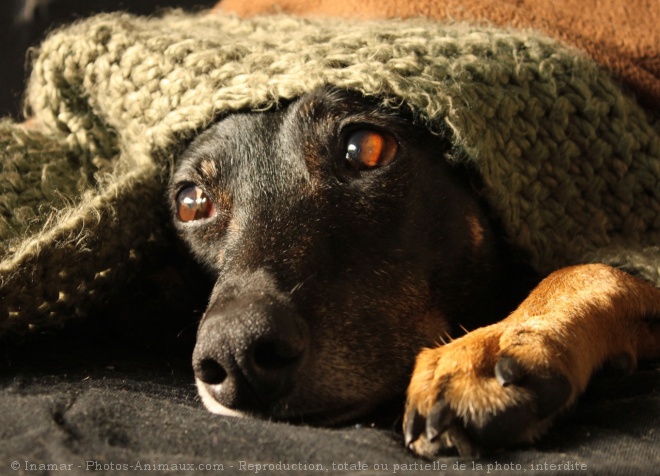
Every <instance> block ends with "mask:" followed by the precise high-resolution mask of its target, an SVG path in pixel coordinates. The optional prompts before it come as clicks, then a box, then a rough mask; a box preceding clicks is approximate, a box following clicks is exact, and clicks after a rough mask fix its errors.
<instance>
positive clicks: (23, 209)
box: [0, 12, 660, 333]
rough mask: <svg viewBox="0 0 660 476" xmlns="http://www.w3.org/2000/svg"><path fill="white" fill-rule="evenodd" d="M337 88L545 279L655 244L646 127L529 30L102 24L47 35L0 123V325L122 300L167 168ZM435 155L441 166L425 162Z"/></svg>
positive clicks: (148, 253) (157, 209)
mask: <svg viewBox="0 0 660 476" xmlns="http://www.w3.org/2000/svg"><path fill="white" fill-rule="evenodd" d="M326 85H333V86H336V87H340V88H347V89H351V90H354V91H358V92H360V93H362V94H364V95H367V96H372V97H375V98H378V99H379V100H380V101H382V102H383V104H384V105H385V106H387V107H390V108H401V109H405V110H407V111H408V112H412V113H413V114H414V115H415V117H417V120H418V121H419V122H420V123H421V124H424V125H425V126H427V127H428V128H429V129H431V130H433V131H436V132H437V133H440V134H446V135H447V136H448V137H450V138H451V140H452V141H453V144H454V153H453V154H452V156H451V157H450V160H455V161H466V162H469V163H471V164H473V165H474V167H476V169H477V170H478V171H479V172H480V174H481V175H482V177H483V182H484V188H483V190H482V193H483V195H484V197H485V199H486V200H487V201H488V202H489V204H490V206H491V207H492V209H493V210H494V211H495V212H496V213H497V214H498V216H499V217H500V218H501V220H502V223H503V225H504V228H505V230H506V233H507V237H508V239H509V241H510V242H511V243H512V244H513V245H515V246H516V247H517V248H519V249H520V250H522V251H523V252H524V253H526V254H527V256H528V257H529V260H530V262H531V263H532V264H533V266H534V267H535V268H536V269H537V270H539V271H540V272H546V271H549V270H551V269H554V268H557V267H560V266H563V265H566V264H568V263H572V262H576V261H579V260H580V258H581V257H582V256H583V255H584V254H585V253H586V252H589V251H591V250H594V249H598V248H601V247H604V246H613V245H622V246H630V245H654V244H658V243H659V242H660V124H658V122H657V121H656V122H654V119H653V117H652V116H651V115H650V114H649V112H648V111H645V110H644V109H642V108H641V107H640V106H639V105H638V104H637V103H636V102H635V101H634V99H632V97H630V96H628V95H627V94H626V93H625V92H624V91H622V88H621V87H620V86H619V85H618V84H617V83H616V82H615V81H613V80H612V79H611V77H610V75H609V73H608V72H607V71H605V70H603V69H602V68H601V67H599V66H598V65H597V64H596V63H594V62H593V61H592V60H590V59H589V58H587V57H586V56H585V55H583V54H582V53H580V52H579V51H576V50H574V49H571V48H569V47H566V46H563V45H562V44H560V43H557V42H556V41H553V40H550V39H548V38H545V37H543V36H542V35H539V34H537V33H533V32H529V31H525V32H520V31H512V30H505V29H498V28H488V27H484V26H474V25H469V24H463V23H444V24H442V23H435V22H430V21H424V20H383V21H372V22H360V23H358V22H352V21H349V20H342V21H332V22H328V21H324V20H303V19H296V18H292V17H287V16H272V17H256V18H253V19H239V18H236V17H232V16H223V15H218V16H212V15H203V14H185V13H182V12H170V13H167V14H165V15H163V16H162V17H155V18H140V17H133V16H129V15H123V14H112V15H103V16H98V17H95V18H91V19H88V20H85V21H82V22H80V23H78V24H75V25H73V26H70V27H67V28H65V29H63V30H60V31H57V32H55V33H54V34H52V35H51V36H50V37H49V38H48V39H47V40H46V41H45V42H44V44H43V45H42V46H41V48H40V51H39V54H38V57H37V58H36V60H35V63H34V68H33V73H32V76H31V79H30V82H29V86H28V91H27V108H28V111H29V113H30V115H31V116H33V117H34V118H35V121H33V122H36V123H37V124H38V129H30V128H29V127H26V126H23V125H17V124H13V123H10V122H8V121H4V122H2V123H0V142H1V143H2V149H1V150H2V154H3V155H2V159H1V162H0V259H1V261H0V329H1V332H5V333H6V332H7V331H12V332H23V331H25V330H26V329H43V328H47V327H50V326H59V325H61V324H62V323H63V322H64V321H65V320H67V319H70V318H73V317H76V316H80V315H85V314H86V313H88V312H89V311H90V309H93V308H94V306H95V305H98V303H100V302H103V301H104V300H107V299H109V296H112V295H113V293H119V294H121V290H122V287H123V286H126V285H128V283H130V280H131V278H132V277H133V276H134V275H135V273H136V272H137V271H138V270H139V268H140V267H141V266H142V265H143V263H144V261H145V260H148V259H150V258H153V257H154V256H157V254H158V253H159V252H160V251H159V250H162V249H163V246H165V244H164V242H165V241H167V239H168V238H167V237H168V233H167V228H168V223H169V218H168V216H167V204H166V203H165V198H164V186H165V184H166V182H167V178H168V174H169V171H170V169H171V167H172V165H173V164H174V163H175V161H176V158H177V154H178V152H179V151H180V150H181V148H182V146H184V145H185V144H186V142H187V141H188V140H190V139H191V138H192V137H193V136H194V135H195V134H196V133H198V132H200V131H201V130H203V129H204V128H205V127H206V126H208V125H209V124H210V123H212V122H213V121H214V120H215V119H217V118H218V117H220V116H222V115H224V114H227V113H229V112H231V111H236V110H243V109H259V110H261V109H265V108H271V107H277V105H278V104H279V103H280V102H281V101H282V100H286V99H290V98H294V97H297V96H299V95H301V94H304V93H306V92H309V91H312V90H314V89H316V88H319V87H322V86H326ZM438 160H442V157H438Z"/></svg>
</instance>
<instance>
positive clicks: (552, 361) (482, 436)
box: [404, 323, 576, 457]
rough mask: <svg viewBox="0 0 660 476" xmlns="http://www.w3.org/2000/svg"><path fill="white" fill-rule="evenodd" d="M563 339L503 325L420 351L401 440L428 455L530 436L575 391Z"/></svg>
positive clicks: (466, 451)
mask: <svg viewBox="0 0 660 476" xmlns="http://www.w3.org/2000/svg"><path fill="white" fill-rule="evenodd" d="M560 354H561V349H560V345H559V344H557V343H556V342H549V341H548V340H547V339H545V338H544V337H543V336H541V335H540V334H537V333H536V332H535V331H534V330H533V329H525V328H521V327H519V326H515V327H514V326H511V325H507V324H505V323H499V324H495V325H493V326H489V327H487V328H483V329H479V330H477V331H474V332H471V333H470V334H467V335H466V336H464V337H462V338H460V339H457V340H455V341H453V342H451V343H449V344H447V345H444V346H442V347H438V348H434V349H426V350H424V351H423V352H422V353H421V354H420V355H419V357H418V360H417V365H416V368H415V372H414V374H413V377H412V380H411V383H410V387H409V389H408V401H407V406H406V414H405V418H404V436H405V440H406V445H407V446H408V447H409V448H410V449H411V450H412V451H413V452H415V453H416V454H418V455H420V456H425V457H431V456H433V455H434V454H436V453H438V452H442V451H443V450H448V449H450V448H455V450H456V451H458V453H459V454H460V455H473V456H474V455H479V454H480V453H482V452H484V451H489V450H494V449H498V448H503V447H508V446H511V445H515V444H518V443H527V442H530V441H533V440H534V439H535V438H536V437H537V436H539V435H540V434H541V433H542V432H543V431H544V430H545V429H547V427H548V426H549V425H550V423H551V421H552V420H553V418H554V417H555V416H556V415H557V414H558V413H560V412H561V411H562V410H563V409H565V408H566V407H567V406H568V405H569V404H570V403H571V402H572V401H573V400H574V397H575V393H576V392H575V391H574V387H575V386H576V385H573V384H571V380H572V379H570V364H567V362H566V361H565V357H566V355H565V354H564V355H563V356H562V355H560Z"/></svg>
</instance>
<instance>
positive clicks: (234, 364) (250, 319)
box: [193, 292, 308, 413]
mask: <svg viewBox="0 0 660 476" xmlns="http://www.w3.org/2000/svg"><path fill="white" fill-rule="evenodd" d="M307 347H308V331H307V325H306V323H305V322H304V321H303V319H302V318H301V317H300V316H299V315H298V314H297V313H296V312H295V311H294V309H293V306H292V305H291V304H290V303H289V302H288V301H286V300H285V299H284V298H283V296H281V295H273V294H269V293H264V292H249V293H246V294H244V293H240V294H239V295H238V296H232V297H229V298H227V297H225V296H222V295H220V296H219V297H218V298H216V300H215V302H214V303H213V304H212V305H211V306H210V307H209V309H208V310H207V312H206V315H205V317H204V320H203V322H202V324H201V326H200V328H199V332H198V335H197V345H196V346H195V351H194V354H193V367H194V370H195V376H196V378H197V380H198V384H200V382H201V384H202V385H203V386H204V387H205V389H206V391H207V393H208V395H210V396H211V397H212V398H213V399H215V401H217V403H219V404H220V405H221V406H222V407H225V408H226V409H229V410H236V411H246V412H250V413H267V412H268V411H269V409H270V408H271V406H272V404H273V403H274V402H276V401H277V400H278V399H280V398H282V397H284V396H285V395H286V394H287V393H289V392H290V391H291V389H292V387H293V384H294V380H295V376H296V372H297V370H298V368H299V367H300V365H301V364H302V362H303V360H304V358H305V355H306V351H307ZM220 413H221V412H220Z"/></svg>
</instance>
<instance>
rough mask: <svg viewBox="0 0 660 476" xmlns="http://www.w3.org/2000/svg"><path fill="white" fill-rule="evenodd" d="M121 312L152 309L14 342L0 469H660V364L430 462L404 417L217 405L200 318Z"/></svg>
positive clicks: (5, 382)
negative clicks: (256, 416) (206, 381)
mask: <svg viewBox="0 0 660 476" xmlns="http://www.w3.org/2000/svg"><path fill="white" fill-rule="evenodd" d="M170 311H172V310H170ZM122 312H123V313H124V315H122V316H121V318H122V321H123V322H127V321H132V322H134V323H135V322H137V321H135V320H134V319H135V318H136V315H137V314H140V313H141V312H140V311H136V310H135V309H131V311H130V312H129V311H127V310H126V306H125V305H124V306H123V310H122V306H119V307H117V306H115V307H114V308H113V309H112V310H110V311H108V313H109V315H110V317H109V318H107V319H106V318H98V319H97V320H96V321H94V320H90V321H86V322H84V323H82V324H80V325H78V326H77V327H68V328H67V331H66V332H59V333H55V334H51V335H46V336H38V337H32V338H28V339H27V341H23V342H22V343H21V344H20V345H18V346H11V347H7V346H5V348H4V354H3V361H2V364H3V366H2V376H1V378H0V415H1V416H0V421H1V422H2V423H1V424H0V474H62V473H67V474H89V472H90V471H100V472H103V473H105V474H136V473H138V472H140V471H144V470H149V471H151V474H190V473H192V472H193V470H194V471H195V472H209V473H212V472H223V473H224V474H317V473H318V472H323V473H327V474H413V473H417V474H439V472H441V473H443V474H466V473H478V474H523V473H531V474H574V473H578V474H599V475H600V474H619V475H643V474H658V468H659V467H660V365H655V364H654V365H650V364H645V365H643V366H642V367H641V368H640V370H638V371H637V372H636V373H634V374H633V375H630V376H626V377H620V376H609V377H602V378H600V379H598V380H596V381H595V382H593V383H592V385H591V388H590V390H589V391H588V392H587V394H586V395H585V396H584V398H582V399H581V400H580V403H579V405H578V407H577V408H576V409H575V410H574V411H573V412H572V413H571V414H570V415H567V417H566V418H565V419H564V420H563V421H562V422H560V423H559V424H558V425H557V426H555V427H554V428H553V429H552V431H551V432H550V433H549V434H548V435H547V437H546V438H545V439H544V440H543V441H541V442H540V443H538V444H537V445H535V446H534V447H532V448H519V449H514V450H510V451H506V452H500V453H496V454H492V455H488V456H487V457H483V458H480V459H472V458H460V457H457V456H455V455H447V456H443V457H439V458H438V459H437V460H435V461H426V460H422V459H419V458H417V457H415V456H414V455H413V454H412V453H410V452H408V451H407V450H406V449H405V448H404V446H403V441H402V440H403V438H402V436H401V433H400V430H399V427H400V424H401V422H400V419H398V418H394V419H391V420H390V419H387V418H381V419H379V420H377V419H373V418H372V419H367V420H365V421H362V422H359V423H356V424H352V425H349V426H345V427H340V428H313V427H307V426H304V425H292V424H287V423H277V422H269V421H258V420H251V419H235V418H229V417H221V416H217V415H211V414H209V413H208V412H207V411H206V410H205V409H204V408H203V406H202V404H201V403H200V401H199V399H198V398H197V396H196V389H195V387H194V385H193V374H192V370H191V366H190V355H191V352H192V345H193V340H194V333H195V322H194V319H191V321H190V322H188V323H185V322H184V323H182V322H176V321H175V322H172V321H171V318H170V317H169V316H167V311H162V312H161V311H158V310H156V311H153V310H152V311H151V312H150V314H149V316H148V318H145V319H143V321H140V325H137V324H134V325H133V326H132V327H131V326H130V325H126V324H124V326H125V327H124V328H123V329H130V330H131V332H129V333H126V332H124V330H122V331H120V330H118V329H120V328H121V327H116V326H113V325H110V323H111V322H114V321H115V320H116V319H117V315H118V314H120V313H122ZM113 316H114V319H112V317H113ZM104 319H106V320H105V321H104ZM92 322H93V325H92V324H91V323H92ZM103 322H106V325H103ZM99 323H100V324H99ZM375 421H378V423H377V424H376V423H374V422H375ZM383 422H384V423H383ZM14 469H15V470H16V471H12V470H14Z"/></svg>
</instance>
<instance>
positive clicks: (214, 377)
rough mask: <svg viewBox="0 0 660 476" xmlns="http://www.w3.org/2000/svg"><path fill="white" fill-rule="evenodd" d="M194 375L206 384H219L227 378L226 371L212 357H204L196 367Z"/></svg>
mask: <svg viewBox="0 0 660 476" xmlns="http://www.w3.org/2000/svg"><path fill="white" fill-rule="evenodd" d="M196 370H197V372H196V374H197V375H196V376H197V378H198V379H200V380H201V381H202V382H204V383H205V384H208V385H219V384H221V383H222V382H224V381H225V379H226V378H227V371H226V370H225V369H224V367H223V366H222V365H220V364H219V363H218V362H216V361H215V360H213V359H204V360H202V361H201V362H200V363H199V367H198V368H197V369H196Z"/></svg>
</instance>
